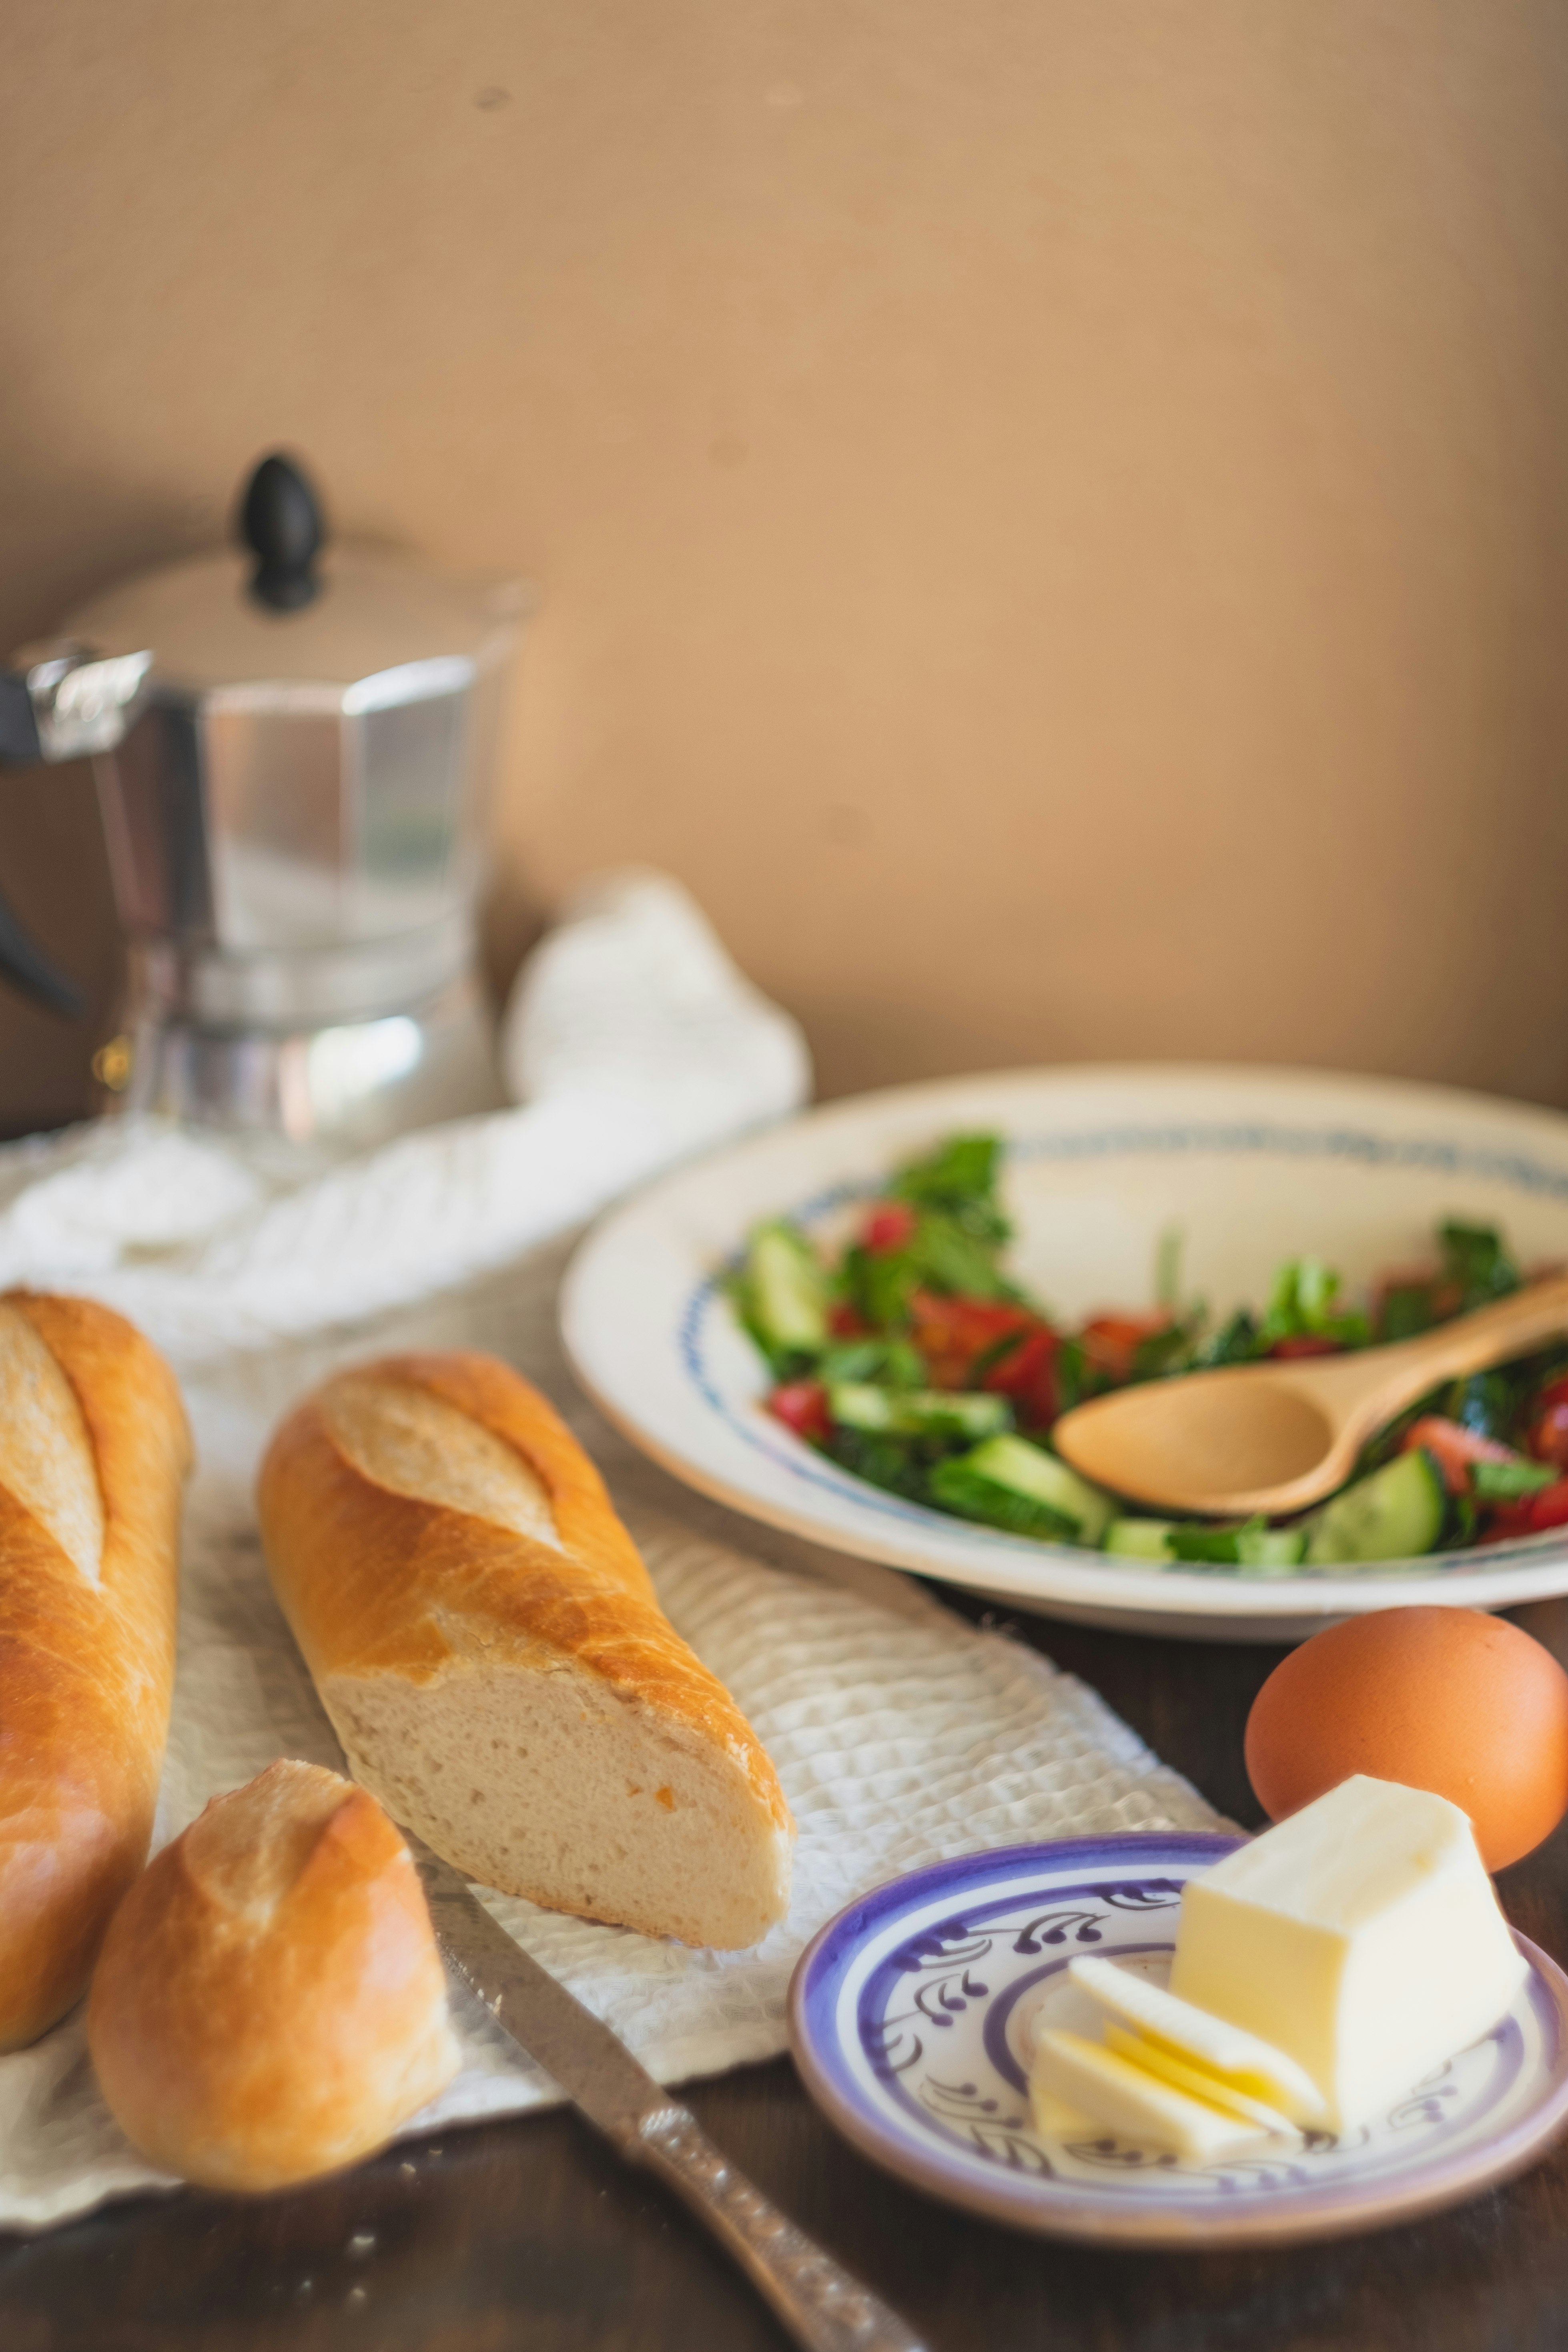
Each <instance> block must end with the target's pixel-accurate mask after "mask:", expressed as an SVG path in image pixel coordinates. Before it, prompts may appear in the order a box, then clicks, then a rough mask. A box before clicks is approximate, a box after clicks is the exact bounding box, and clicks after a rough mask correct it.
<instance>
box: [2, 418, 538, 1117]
mask: <svg viewBox="0 0 1568 2352" xmlns="http://www.w3.org/2000/svg"><path fill="white" fill-rule="evenodd" d="M241 529H242V532H243V538H244V541H245V545H246V549H247V552H246V553H245V554H238V553H229V554H219V555H214V556H207V557H203V558H199V559H197V560H196V561H195V562H185V563H178V564H174V565H172V566H170V567H168V568H167V569H165V570H163V571H158V572H148V573H145V574H142V576H140V577H138V578H135V579H132V580H130V581H127V582H125V583H122V584H121V586H119V587H117V588H113V589H110V590H109V591H108V592H107V593H104V594H101V595H99V596H96V597H94V598H92V599H91V600H90V601H89V603H88V604H85V605H83V606H82V607H80V609H79V611H77V612H75V613H73V614H71V615H70V616H69V618H68V620H67V621H66V622H65V623H64V625H63V629H62V639H61V641H60V642H58V643H56V644H52V645H50V646H47V647H43V648H37V649H35V650H33V651H32V652H31V653H25V654H23V655H20V656H16V660H15V664H14V667H13V670H12V672H11V673H10V674H9V675H8V676H7V677H5V678H4V679H0V759H5V758H8V759H12V760H16V759H39V758H42V759H46V760H59V759H69V758H75V757H79V756H80V755H81V754H82V753H83V752H90V753H91V754H92V757H93V764H94V771H95V774H96V777H97V782H98V790H99V797H100V805H101V808H102V812H103V821H104V828H105V834H106V836H107V842H108V849H109V858H110V870H111V873H112V876H113V881H114V890H115V897H116V899H117V902H118V905H119V909H120V914H121V920H122V921H123V923H124V926H125V930H126V934H127V940H128V943H129V952H130V969H131V987H130V996H131V1002H130V1005H129V1008H128V1015H127V1019H126V1022H125V1024H124V1026H125V1029H126V1032H127V1036H128V1039H129V1047H130V1066H129V1072H128V1076H127V1083H126V1087H125V1092H124V1097H123V1099H124V1100H125V1101H126V1103H127V1104H128V1105H129V1106H130V1107H131V1108H136V1109H145V1110H159V1111H163V1112H167V1113H170V1114H172V1115H174V1116H176V1117H181V1118H191V1119H196V1120H201V1121H205V1122H208V1123H213V1124H217V1125H223V1126H230V1127H235V1126H237V1127H246V1128H260V1129H278V1130H281V1131H282V1132H284V1133H285V1134H287V1135H289V1136H290V1137H292V1138H294V1139H298V1140H300V1141H306V1140H309V1141H319V1142H325V1143H333V1142H342V1143H345V1144H357V1143H365V1142H373V1141H376V1140H379V1139H382V1138H384V1137H385V1136H388V1135H391V1134H394V1133H396V1132H397V1131H399V1130H400V1129H404V1128H405V1127H410V1126H416V1125H420V1124H423V1123H424V1122H425V1121H426V1120H428V1119H432V1118H445V1117H451V1116H454V1115H456V1114H457V1113H458V1112H461V1111H465V1110H470V1109H478V1108H488V1107H489V1106H490V1105H491V1104H493V1103H494V1102H495V1101H496V1100H497V1099H499V1097H498V1093H497V1087H496V1079H495V1075H494V1064H493V1057H492V1053H491V1039H490V1024H489V1018H488V1014H487V1013H486V1010H485V1006H484V999H483V994H482V991H481V988H480V985H479V978H478V973H477V970H476V962H475V953H476V932H475V925H476V913H477V899H478V893H479V882H480V876H481V851H482V836H483V828H484V819H485V815H486V809H487V803H488V800H489V789H490V786H491V783H492V782H493V778H494V774H495V770H496V764H497V757H498V751H499V746H500V728H501V720H502V703H503V698H504V694H505V689H506V683H507V677H508V672H509V668H510V660H511V656H512V652H513V649H514V646H515V643H516V638H517V633H518V628H519V625H520V623H521V617H522V611H523V599H522V594H521V590H520V589H519V588H518V587H517V586H516V585H515V584H514V583H507V584H505V585H500V586H488V587H471V586H464V585H461V584H458V583H452V582H450V581H447V580H445V579H442V578H440V577H438V576H437V575H435V574H433V573H431V572H426V571H423V570H421V569H419V568H417V567H416V566H415V565H412V564H409V563H406V562H399V561H397V560H395V559H394V558H392V557H389V556H386V555H384V554H381V553H379V552H371V551H363V550H356V549H353V548H348V547H327V546H326V545H325V543H324V534H323V530H322V527H321V516H320V511H319V509H318V507H317V503H316V500H315V498H314V495H313V493H312V491H311V489H310V484H309V482H308V480H307V479H306V477H305V476H304V474H303V473H302V472H301V470H300V467H298V466H297V465H295V464H293V463H292V462H291V461H290V460H289V459H288V458H286V457H279V456H274V457H268V458H265V459H264V460H263V461H262V463H261V464H260V465H259V466H258V467H257V469H256V471H255V473H254V474H253V475H252V477H251V478H250V482H249V485H248V487H247V490H246V494H245V498H244V501H243V504H242V507H241ZM4 914H5V910H4V909H3V908H0V918H4ZM0 971H3V972H4V974H5V977H7V978H9V979H11V980H12V981H13V982H15V983H16V985H18V986H21V987H23V988H26V989H27V990H28V991H29V992H31V993H32V994H34V995H35V996H37V997H38V998H40V999H41V1000H42V1001H44V1002H46V1003H52V1004H53V1005H54V1006H55V1008H56V1009H57V1010H61V1011H68V1010H70V1009H71V1003H70V999H71V992H70V989H69V984H68V982H63V981H62V980H61V979H60V977H59V975H58V974H57V973H55V972H54V971H52V970H51V968H50V967H49V965H48V964H47V961H46V960H45V959H44V958H43V957H42V956H41V955H40V954H39V952H38V950H37V949H36V948H35V947H34V946H33V945H32V943H31V942H30V941H29V940H27V939H26V934H25V933H23V932H22V931H21V930H20V929H19V927H18V926H17V925H16V923H15V921H14V919H11V920H6V919H0Z"/></svg>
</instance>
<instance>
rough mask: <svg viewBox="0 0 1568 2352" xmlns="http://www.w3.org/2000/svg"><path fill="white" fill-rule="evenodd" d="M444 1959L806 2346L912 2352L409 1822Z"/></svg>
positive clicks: (864, 2294) (869, 2298)
mask: <svg viewBox="0 0 1568 2352" xmlns="http://www.w3.org/2000/svg"><path fill="white" fill-rule="evenodd" d="M404 1834H405V1837H406V1838H407V1840H408V1846H409V1851H410V1852H411V1853H412V1854H413V1856H414V1862H415V1866H416V1869H417V1870H418V1873H419V1876H420V1880H421V1882H422V1884H423V1885H424V1888H425V1895H426V1901H427V1902H428V1904H429V1906H430V1917H431V1921H432V1923H433V1925H434V1927H435V1930H436V1937H437V1942H438V1944H439V1945H440V1947H441V1950H442V1953H443V1955H444V1957H445V1958H446V1961H447V1967H448V1969H450V1971H451V1973H452V1974H453V1975H454V1976H455V1977H456V1978H457V1979H458V1981H459V1982H460V1983H461V1984H463V1985H465V1986H467V1988H468V1990H469V1991H470V1992H472V1993H475V1994H477V1996H478V1997H479V2000H482V2001H483V2003H484V2005H485V2007H486V2008H487V2009H488V2010H489V2012H490V2015H491V2016H492V2017H493V2018H494V2019H495V2021H496V2022H497V2024H498V2025H499V2026H500V2029H501V2031H502V2032H504V2033H506V2034H508V2035H509V2036H510V2039H511V2040H512V2041H513V2042H515V2043H516V2044H517V2047H518V2048H519V2049H520V2050H521V2052H522V2053H524V2055H525V2056H527V2057H529V2058H531V2059H533V2060H534V2061H535V2062H536V2063H538V2064H539V2065H541V2066H542V2067H543V2068H544V2070H545V2072H546V2074H549V2075H551V2076H552V2079H553V2080H554V2081H555V2083H557V2084H559V2086H560V2088H561V2089H562V2090H563V2091H564V2093H565V2094H566V2096H567V2097H568V2098H569V2099H570V2100H571V2102H572V2104H573V2105H574V2107H576V2108H577V2109H578V2110H579V2112H580V2113H581V2114H582V2115H584V2116H586V2117H587V2119H588V2121H589V2122H590V2123H591V2124H593V2125H594V2126H595V2128H596V2129H597V2130H598V2131H600V2132H602V2133H603V2134H604V2136H605V2138H606V2139H608V2140H609V2141H610V2142H611V2144H612V2145H613V2146H614V2147H616V2148H617V2149H618V2150H619V2152H620V2154H621V2155H622V2156H623V2157H624V2158H626V2160H627V2161H628V2162H629V2163H632V2164H637V2165H641V2166H644V2167H646V2168H647V2169H648V2170H649V2171H651V2172H654V2173H656V2174H657V2175H658V2177H659V2178H660V2179H662V2180H663V2181H664V2182H665V2183H666V2185H667V2186H668V2187H669V2188H671V2189H674V2190H675V2192H676V2194H677V2195H678V2196H679V2197H680V2198H681V2199H682V2200H684V2202H685V2203H686V2204H687V2205H688V2206H689V2208H690V2210H691V2211H692V2212H693V2213H695V2214H696V2215H697V2217H698V2219H699V2220H700V2221H703V2222H705V2223H706V2224H707V2226H708V2228H709V2229H710V2230H711V2231H712V2232H713V2234H714V2235H715V2236H716V2237H717V2238H718V2239H719V2241H720V2242H721V2244H722V2245H723V2246H724V2247H725V2249H726V2251H727V2252H729V2253H730V2254H731V2255H732V2256H733V2258H734V2259H735V2261H736V2262H737V2263H739V2264H740V2265H741V2267H742V2270H743V2271H744V2272H745V2273H746V2274H747V2276H748V2277H749V2278H750V2279H751V2281H752V2284H753V2285H754V2286H756V2287H757V2288H758V2289H759V2291H760V2292H761V2293H762V2294H763V2295H764V2296H765V2298H766V2299H767V2301H768V2303H769V2304H770V2305H772V2307H773V2311H774V2312H775V2313H776V2315H777V2316H778V2317H779V2319H780V2320H782V2321H783V2323H784V2326H785V2327H786V2328H787V2329H788V2330H789V2332H790V2334H791V2335H792V2336H794V2337H795V2342H796V2343H797V2344H800V2345H803V2346H805V2347H806V2352H923V2347H922V2346H921V2341H920V2338H919V2337H918V2336H916V2335H915V2334H914V2332H913V2330H912V2329H911V2328H910V2327H909V2326H907V2325H906V2324H905V2322H904V2321H903V2320H901V2319H900V2317H899V2315H898V2314H897V2313H896V2312H894V2311H891V2310H889V2307H888V2305H886V2304H885V2303H883V2302H881V2301H880V2299H879V2297H878V2296H876V2295H874V2294H872V2293H871V2291H870V2289H869V2288H868V2287H867V2286H863V2285H862V2284H861V2283H860V2281H859V2280H858V2279H857V2278H855V2277H854V2276H852V2275H851V2273H849V2272H848V2271H847V2270H845V2269H843V2268H842V2266H841V2265H840V2264H839V2263H836V2262H835V2261H834V2259H833V2257H832V2256H831V2255H830V2254H828V2253H826V2252H824V2250H823V2249H822V2248H821V2247H820V2246H818V2245H816V2243H815V2242H813V2241H812V2240H811V2239H810V2238H808V2237H807V2236H806V2235H805V2231H803V2230H799V2229H797V2228H796V2227H795V2223H794V2222H793V2221H790V2220H789V2219H788V2218H787V2216H786V2215H784V2213H782V2212H780V2210H778V2208H777V2206H775V2205H773V2204H771V2203H770V2202H769V2200H768V2199H767V2198H765V2197H764V2196H763V2193H762V2191H761V2189H757V2188H755V2187H754V2186H753V2184H752V2182H751V2181H750V2180H748V2179H747V2178H746V2176H745V2174H744V2173H743V2172H742V2171H741V2170H740V2169H739V2168H738V2167H736V2166H735V2165H732V2164H731V2162H730V2160H729V2158H727V2157H726V2156H725V2155H724V2154H723V2153H722V2151H721V2149H719V2148H718V2147H715V2146H714V2145H713V2142H712V2141H711V2140H710V2139H709V2137H707V2135H706V2133H705V2132H704V2131H703V2130H702V2128H701V2126H700V2124H699V2123H698V2121H697V2118H696V2116H694V2115H693V2114H692V2113H691V2111H690V2109H689V2107H687V2106H684V2105H682V2104H681V2102H680V2101H679V2099H673V2098H671V2096H670V2095H669V2093H668V2091H667V2090H665V2089H664V2088H663V2087H662V2085H661V2084H658V2083H656V2082H655V2081H654V2078H653V2076H652V2075H651V2074H649V2073H648V2072H647V2068H646V2067H644V2066H640V2065H639V2064H638V2063H637V2060H636V2059H635V2058H634V2057H633V2056H632V2053H631V2052H630V2051H629V2050H628V2049H627V2048H626V2044H625V2043H624V2042H622V2041H621V2040H620V2039H619V2038H618V2036H617V2035H616V2034H615V2033H613V2032H611V2031H610V2028H609V2027H608V2026H607V2025H606V2024H605V2021H604V2020H603V2019H602V2018H598V2017H595V2014H594V2012H593V2011H592V2010H591V2009H585V2008H584V2005H583V2003H582V2002H581V2001H580V2000H577V1999H576V1998H575V1996H574V1994H572V1993H569V1992H568V1991H567V1990H566V1988H565V1986H564V1985H563V1984H558V1983H557V1982H556V1980H555V1979H554V1978H553V1977H552V1975H551V1973H550V1971H549V1969H545V1968H542V1967H541V1965H540V1963H539V1962H538V1961H537V1960H536V1959H534V1958H532V1957H531V1955H530V1954H529V1953H527V1952H525V1951H524V1950H523V1949H522V1947H521V1945H520V1944H516V1943H514V1942H513V1941H512V1938H511V1937H510V1936H509V1935H508V1934H507V1932H506V1929H505V1928H504V1927H502V1926H501V1925H500V1922H499V1920H496V1919H493V1918H492V1917H491V1916H490V1915H489V1912H488V1911H487V1910H486V1909H485V1906H484V1905H483V1904H482V1903H481V1902H480V1901H479V1896H478V1895H476V1894H475V1893H474V1892H473V1889H472V1888H471V1887H470V1885H468V1881H467V1879H465V1878H464V1877H463V1876H462V1874H460V1873H459V1872H458V1871H456V1870H454V1869H453V1867H452V1865H451V1864H450V1863H447V1862H443V1861H442V1860H441V1858H440V1856H439V1855H438V1854H436V1853H432V1852H431V1850H430V1848H429V1847H428V1846H426V1845H425V1844H424V1843H422V1842H421V1841H420V1840H419V1839H418V1838H416V1837H415V1836H414V1835H413V1834H412V1833H411V1832H408V1831H405V1832H404Z"/></svg>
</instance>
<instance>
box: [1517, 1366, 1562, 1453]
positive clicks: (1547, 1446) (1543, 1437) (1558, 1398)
mask: <svg viewBox="0 0 1568 2352" xmlns="http://www.w3.org/2000/svg"><path fill="white" fill-rule="evenodd" d="M1525 1444H1527V1445H1528V1447H1529V1449H1530V1451H1531V1454H1534V1456H1535V1458H1536V1460H1537V1461H1538V1462H1551V1463H1553V1464H1555V1465H1556V1467H1557V1468H1558V1469H1559V1470H1568V1380H1563V1381H1552V1384H1551V1386H1550V1387H1549V1388H1544V1389H1542V1391H1541V1394H1540V1396H1539V1397H1538V1398H1537V1400H1536V1409H1535V1421H1534V1423H1533V1424H1532V1426H1531V1432H1530V1435H1529V1437H1528V1438H1527V1439H1526V1440H1525Z"/></svg>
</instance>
